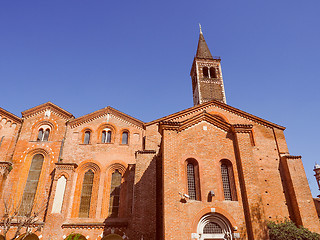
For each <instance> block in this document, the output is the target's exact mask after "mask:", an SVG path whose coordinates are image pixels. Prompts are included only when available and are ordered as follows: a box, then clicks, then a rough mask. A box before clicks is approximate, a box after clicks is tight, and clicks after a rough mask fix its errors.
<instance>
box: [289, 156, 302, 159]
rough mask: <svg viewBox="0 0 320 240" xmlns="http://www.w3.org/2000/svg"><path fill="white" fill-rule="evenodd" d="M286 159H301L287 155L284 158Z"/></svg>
mask: <svg viewBox="0 0 320 240" xmlns="http://www.w3.org/2000/svg"><path fill="white" fill-rule="evenodd" d="M285 157H286V158H287V159H301V156H292V155H287V156H285Z"/></svg>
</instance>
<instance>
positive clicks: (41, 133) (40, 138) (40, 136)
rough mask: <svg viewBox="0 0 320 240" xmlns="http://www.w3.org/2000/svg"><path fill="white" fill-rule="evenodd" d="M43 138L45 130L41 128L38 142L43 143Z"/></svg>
mask: <svg viewBox="0 0 320 240" xmlns="http://www.w3.org/2000/svg"><path fill="white" fill-rule="evenodd" d="M42 138H43V129H42V128H41V129H40V130H39V133H38V138H37V141H42Z"/></svg>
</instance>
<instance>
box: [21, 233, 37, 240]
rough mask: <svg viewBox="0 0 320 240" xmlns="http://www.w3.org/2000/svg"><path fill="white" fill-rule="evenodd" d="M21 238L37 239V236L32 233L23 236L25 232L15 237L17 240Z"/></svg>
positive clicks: (24, 239) (26, 239)
mask: <svg viewBox="0 0 320 240" xmlns="http://www.w3.org/2000/svg"><path fill="white" fill-rule="evenodd" d="M21 239H23V240H39V238H38V236H37V235H35V234H33V233H32V234H30V235H28V236H26V237H25V234H22V235H20V236H19V237H18V238H17V240H21Z"/></svg>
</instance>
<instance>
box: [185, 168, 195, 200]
mask: <svg viewBox="0 0 320 240" xmlns="http://www.w3.org/2000/svg"><path fill="white" fill-rule="evenodd" d="M187 178H188V195H189V196H190V199H193V200H196V199H197V193H196V181H195V172H194V165H193V164H192V163H188V164H187Z"/></svg>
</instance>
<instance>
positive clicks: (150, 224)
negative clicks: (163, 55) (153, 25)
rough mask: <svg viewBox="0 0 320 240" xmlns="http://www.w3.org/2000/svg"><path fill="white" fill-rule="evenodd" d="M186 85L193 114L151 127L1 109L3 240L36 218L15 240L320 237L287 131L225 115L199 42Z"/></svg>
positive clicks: (52, 109) (217, 63)
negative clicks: (288, 232) (7, 220)
mask: <svg viewBox="0 0 320 240" xmlns="http://www.w3.org/2000/svg"><path fill="white" fill-rule="evenodd" d="M190 75H191V84H192V91H193V103H194V106H193V107H190V108H188V109H185V110H182V111H180V112H177V113H174V114H171V115H169V116H164V117H162V118H160V119H156V120H153V121H151V122H142V121H140V120H138V119H136V118H134V117H132V116H129V115H127V114H125V113H123V112H121V111H119V110H116V109H114V108H112V107H105V108H103V109H100V110H97V111H94V112H92V113H90V114H87V115H84V116H81V117H77V118H75V117H74V116H73V115H72V114H71V113H69V112H68V111H66V110H64V109H62V108H60V107H58V106H57V105H55V104H53V103H51V102H47V103H44V104H41V105H39V106H36V107H33V108H31V109H28V110H25V111H23V112H22V116H21V117H18V116H16V115H14V114H12V113H10V112H8V111H6V110H4V109H2V108H0V197H1V200H0V213H1V216H0V217H1V218H2V217H3V214H4V213H6V212H7V213H8V216H11V215H12V216H14V219H13V220H12V222H11V225H10V229H9V230H8V233H7V234H6V235H7V237H13V236H14V234H15V233H16V231H17V229H18V228H19V226H20V225H19V223H20V222H19V221H17V219H18V220H19V219H31V218H32V219H31V220H32V221H31V223H30V224H29V225H24V226H23V227H22V228H21V231H20V237H19V238H18V239H22V238H23V236H24V234H25V231H26V226H28V227H29V231H31V232H32V234H30V235H28V236H27V237H26V238H24V239H26V240H39V239H40V240H42V239H45V240H56V239H61V240H63V239H68V240H69V239H92V240H100V239H103V240H129V239H130V240H188V239H190V240H204V239H207V240H210V239H220V240H222V239H226V240H233V239H247V240H261V239H268V234H267V225H266V224H267V223H268V221H270V220H271V221H277V220H280V221H281V220H284V219H285V218H287V219H291V220H292V221H294V222H295V223H296V224H297V225H302V226H304V227H306V228H308V229H309V230H311V231H315V232H318V233H320V224H319V219H318V215H317V212H316V209H315V205H314V201H313V198H312V195H311V192H310V188H309V185H308V181H307V178H306V174H305V171H304V168H303V165H302V161H301V157H300V156H292V155H290V153H289V150H288V147H287V144H286V140H285V136H284V130H285V128H284V127H283V126H280V125H277V124H275V123H272V122H269V121H267V120H264V119H261V118H259V117H257V116H254V115H251V114H249V113H247V112H244V111H242V110H239V109H237V108H234V107H232V106H230V105H228V104H227V103H226V97H225V88H224V84H223V78H222V67H221V59H220V58H218V57H213V56H212V55H211V53H210V50H209V48H208V46H207V44H206V41H205V39H204V36H203V34H202V32H201V31H200V35H199V42H198V47H197V52H196V56H195V57H194V59H193V64H192V67H191V73H190ZM8 209H9V210H8ZM2 219H3V218H2ZM0 229H1V232H0V235H4V229H5V224H4V223H3V222H2V223H0ZM77 237H78V238H77Z"/></svg>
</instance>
